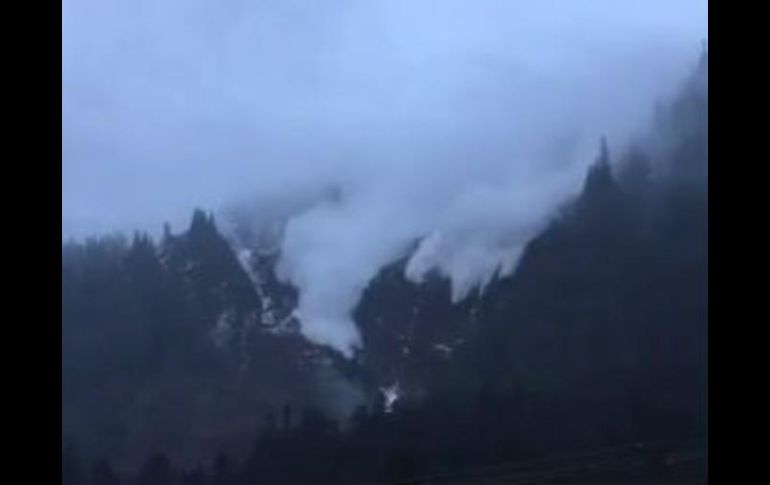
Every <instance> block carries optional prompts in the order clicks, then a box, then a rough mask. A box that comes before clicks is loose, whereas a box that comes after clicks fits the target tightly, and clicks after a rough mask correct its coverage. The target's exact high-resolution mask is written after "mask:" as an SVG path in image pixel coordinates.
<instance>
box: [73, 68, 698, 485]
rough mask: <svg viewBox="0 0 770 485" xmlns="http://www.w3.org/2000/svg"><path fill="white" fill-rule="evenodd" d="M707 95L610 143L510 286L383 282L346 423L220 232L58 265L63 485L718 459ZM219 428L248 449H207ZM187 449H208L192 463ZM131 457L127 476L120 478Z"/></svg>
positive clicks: (303, 350)
mask: <svg viewBox="0 0 770 485" xmlns="http://www.w3.org/2000/svg"><path fill="white" fill-rule="evenodd" d="M707 79H708V61H707V55H706V54H705V53H704V56H703V58H702V59H701V61H700V64H699V65H698V68H697V69H696V72H695V73H694V74H693V77H692V79H690V80H689V81H688V83H687V84H686V86H685V88H684V89H683V90H682V92H681V93H680V94H679V96H678V97H677V98H676V99H675V101H674V102H673V103H672V104H671V105H670V106H669V107H667V108H665V109H663V108H661V109H659V110H658V113H657V117H656V121H655V126H654V128H653V130H652V131H653V135H652V136H651V137H650V139H649V140H645V141H644V143H640V144H639V145H637V146H636V147H632V148H630V149H628V150H626V151H622V152H620V153H619V154H618V155H613V154H611V153H610V152H609V150H608V148H607V145H606V143H605V142H603V143H602V145H601V149H600V153H599V156H598V157H597V160H596V162H595V163H594V164H593V165H592V167H591V168H590V170H589V171H588V173H587V175H586V178H585V182H584V185H583V188H582V191H581V192H580V194H579V195H578V196H577V197H576V198H575V199H574V200H572V201H570V202H569V203H567V204H565V206H564V207H563V210H562V211H561V212H560V213H559V214H557V215H555V217H554V218H553V220H552V221H551V223H550V224H549V225H548V227H547V228H546V229H545V230H544V231H542V233H541V234H539V235H538V236H537V237H535V238H534V239H533V240H532V241H531V242H530V244H529V245H528V246H527V248H526V249H525V251H524V254H523V256H522V259H521V261H520V263H519V266H518V268H517V270H516V271H515V273H514V274H513V275H512V276H511V277H506V278H495V279H494V280H493V281H492V283H490V285H489V286H488V288H487V289H486V290H485V291H484V292H483V293H479V292H477V293H475V294H472V295H470V296H469V297H468V298H467V299H466V300H464V301H463V302H461V303H459V304H457V305H452V304H451V302H450V287H449V283H448V282H447V281H445V280H442V279H441V278H438V277H432V278H429V279H428V281H427V282H425V283H423V284H420V285H416V284H413V283H410V282H409V281H407V280H406V279H405V278H404V276H403V266H404V264H405V261H406V259H404V260H402V261H400V262H397V263H394V264H393V265H391V266H389V267H387V268H384V269H383V270H382V271H381V273H380V275H379V276H378V277H377V278H376V279H375V280H374V281H373V282H372V283H371V284H370V286H369V288H368V289H367V290H366V292H365V294H364V296H363V298H362V301H361V302H360V304H359V306H358V308H357V309H356V312H355V315H354V317H355V320H356V323H357V324H358V326H359V328H360V330H361V332H362V336H363V339H364V342H365V347H364V351H363V352H362V353H361V354H360V355H359V356H357V358H356V359H355V361H354V362H343V361H341V360H334V362H336V363H337V364H338V365H339V369H340V371H341V372H343V373H344V374H345V375H347V376H348V377H349V378H350V379H352V380H355V381H356V382H358V383H359V384H360V385H361V386H362V387H364V388H365V389H368V390H370V391H372V392H371V393H369V394H368V395H371V396H375V398H374V399H371V400H365V401H363V402H362V403H361V404H360V405H359V406H358V408H357V409H356V411H355V412H354V413H353V415H352V416H351V417H350V418H349V419H347V420H338V419H333V418H332V417H330V416H329V415H328V413H324V412H323V410H322V409H321V408H319V406H318V405H317V402H316V401H314V399H313V390H314V386H313V379H314V377H313V376H314V375H315V374H313V373H312V372H311V371H310V370H309V369H310V368H312V367H313V366H314V365H318V364H317V361H313V362H315V363H313V362H311V363H309V361H308V358H307V356H308V355H318V353H319V352H320V351H319V350H318V349H314V347H313V346H311V345H309V344H307V343H306V342H304V341H303V340H302V339H301V338H300V337H299V336H298V335H297V334H296V332H295V331H284V332H275V331H272V329H271V328H270V324H271V323H274V322H273V320H271V319H267V318H264V315H265V314H266V313H267V310H266V308H267V307H268V306H269V305H267V306H266V301H265V298H266V296H265V294H266V293H265V290H264V288H262V290H261V291H255V289H254V287H255V285H254V281H252V280H250V279H249V275H248V273H247V272H246V271H244V270H243V268H242V267H241V266H240V265H239V263H238V260H237V258H236V256H235V255H234V253H233V251H232V249H231V248H230V246H229V245H228V244H227V242H226V241H225V240H224V238H222V237H221V236H220V235H219V233H218V231H217V229H216V227H215V225H214V221H213V219H212V218H211V217H210V216H208V215H206V214H204V213H203V212H196V214H195V216H194V217H193V221H192V224H191V227H190V228H189V230H188V231H187V232H185V233H183V234H180V235H176V236H174V235H171V234H170V232H167V234H166V235H165V237H164V238H163V240H162V241H160V242H159V243H158V244H155V243H153V242H152V241H151V240H149V239H148V238H146V237H143V236H141V235H137V236H136V237H135V238H134V239H133V241H131V242H128V241H126V240H124V239H122V238H120V237H115V238H105V239H101V240H94V241H88V242H86V243H83V244H75V243H73V244H66V245H64V246H63V248H62V256H63V262H62V334H63V343H62V345H63V362H62V366H63V368H62V379H63V389H64V392H63V396H62V399H63V402H62V406H63V410H62V414H63V435H64V438H65V440H66V441H65V443H64V445H63V454H62V473H63V482H64V483H100V484H107V483H137V484H161V483H163V484H168V483H189V484H227V483H232V484H236V483H238V484H241V483H244V484H245V483H309V482H317V483H346V482H347V483H361V482H369V483H371V482H385V483H420V482H422V481H428V480H431V481H442V480H443V481H454V480H461V479H463V478H466V479H467V478H476V479H479V477H483V478H486V479H488V480H494V479H500V478H501V477H511V476H512V474H513V473H514V472H513V471H512V470H513V465H512V464H514V463H519V462H536V461H537V460H543V459H551V458H553V457H555V456H561V455H562V454H564V455H565V456H577V454H578V453H580V452H587V451H594V450H614V451H612V452H613V453H615V452H616V453H620V454H621V455H622V459H623V460H626V461H624V463H632V462H633V463H636V461H634V460H637V461H638V462H639V463H640V465H639V467H640V468H641V469H643V470H644V473H648V474H650V476H657V477H663V476H665V475H666V473H667V470H668V471H669V472H671V471H673V470H674V468H675V467H676V465H675V462H676V460H675V458H674V457H675V456H679V455H677V453H683V452H685V451H693V450H705V449H706V447H707V357H708V354H707V328H708V303H707V296H708V295H707V293H708V292H707V289H708V189H707V181H708V147H707V142H708V93H707ZM255 264H256V263H255ZM267 266H268V270H269V265H267ZM269 274H270V273H269V271H268V272H267V273H265V275H268V276H269ZM267 279H269V280H270V283H269V285H268V286H270V287H272V288H273V291H272V292H271V294H282V295H284V296H286V295H288V296H287V297H288V300H287V301H290V300H291V298H292V297H293V296H292V290H291V289H290V288H287V287H281V286H280V284H279V283H277V281H276V280H274V279H270V278H267ZM267 303H269V302H267ZM270 304H272V303H270ZM266 322H267V323H266ZM313 352H315V354H314V353H313ZM243 382H248V383H250V384H249V385H247V386H244V385H243V384H242V383H243ZM392 385H398V386H399V389H400V390H401V394H400V398H399V399H398V400H396V401H395V403H387V402H386V401H385V396H384V395H383V394H382V393H378V392H377V390H378V389H379V388H382V387H383V386H392ZM201 423H204V424H201ZM196 426H197V427H198V428H199V433H198V434H196V432H198V431H196V430H195V429H191V428H194V427H196ZM213 430H217V431H218V432H219V433H221V435H223V436H224V435H228V434H238V433H241V435H244V436H245V437H243V438H242V439H241V440H240V441H238V444H239V445H243V444H244V443H247V445H245V446H246V450H247V451H246V452H245V453H243V454H241V455H239V456H237V457H236V456H235V455H234V454H231V453H228V452H225V451H221V452H219V451H215V448H216V446H219V444H221V443H222V441H221V440H220V439H218V437H217V436H216V435H212V434H210V433H211V432H212V431H213ZM244 430H245V431H244ZM86 431H87V432H86ZM206 433H209V434H206ZM185 440H198V442H202V441H205V440H210V441H211V442H212V443H215V444H212V446H211V447H210V448H211V449H207V452H208V451H210V453H209V455H208V457H207V458H205V459H204V458H199V459H197V461H195V460H193V461H190V460H189V459H187V460H186V461H185V460H182V459H181V458H180V453H179V450H180V449H182V448H183V445H182V443H184V442H185ZM84 443H88V445H87V446H84ZM127 443H131V444H132V445H131V446H133V448H132V449H131V451H130V453H131V454H132V457H133V458H134V459H135V460H134V466H133V468H131V469H128V470H121V471H120V472H118V471H116V468H117V467H115V466H114V465H113V462H112V461H111V460H112V458H111V457H112V456H117V455H119V454H121V453H124V454H125V453H129V452H128V451H127V450H126V448H125V447H126V446H127ZM156 450H157V451H156ZM602 453H605V454H599V455H597V456H600V457H605V458H602V459H606V460H608V459H609V458H606V457H607V456H609V455H607V454H606V453H610V451H607V452H602ZM592 459H593V458H592ZM495 466H499V467H500V468H495ZM550 466H551V468H550V470H554V469H555V468H554V467H555V465H550ZM544 469H546V470H549V468H548V466H545V468H544ZM495 470H497V471H495ZM698 470H699V472H700V473H701V475H703V476H705V472H704V471H703V470H700V469H698ZM691 471H692V470H691ZM484 473H486V475H484ZM618 473H622V470H621V471H620V472H618ZM624 476H625V475H622V474H621V475H615V476H610V477H609V478H607V477H605V478H606V480H607V483H622V478H623V477H624ZM543 481H545V479H543Z"/></svg>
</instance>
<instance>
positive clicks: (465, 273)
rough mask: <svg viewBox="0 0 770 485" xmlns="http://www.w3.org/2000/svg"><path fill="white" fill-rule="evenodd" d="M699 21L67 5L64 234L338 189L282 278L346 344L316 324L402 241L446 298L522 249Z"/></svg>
mask: <svg viewBox="0 0 770 485" xmlns="http://www.w3.org/2000/svg"><path fill="white" fill-rule="evenodd" d="M707 33H708V32H707V1H706V0H698V1H696V0H434V1H427V0H426V1H421V0H382V1H381V0H328V1H318V0H315V1H314V0H261V1H260V0H216V1H215V0H208V1H204V0H122V1H116V0H63V2H62V229H63V237H67V236H78V237H79V236H83V235H87V234H93V233H101V232H105V231H112V230H132V229H147V230H152V231H157V230H158V229H159V228H160V227H161V223H162V222H163V221H170V222H171V223H172V227H173V228H174V229H175V230H179V229H182V226H183V225H184V224H186V223H187V219H188V218H189V216H190V212H191V210H192V208H193V207H194V206H196V205H199V206H203V207H205V208H209V209H217V208H218V207H220V206H221V205H222V204H224V203H227V202H229V201H231V200H235V199H238V198H240V197H243V196H252V195H253V196H262V197H267V198H273V199H276V198H278V199H280V198H287V199H291V198H297V197H301V196H302V195H303V194H307V193H308V191H312V190H316V189H317V188H318V187H321V186H326V185H330V184H334V185H337V186H339V187H342V188H343V193H344V194H345V196H344V201H343V203H342V204H339V205H337V206H334V207H332V206H319V207H316V208H314V209H312V210H310V211H309V212H307V213H303V214H301V215H299V216H298V217H296V218H295V219H293V220H292V222H291V223H290V226H289V231H288V232H287V239H286V241H285V247H284V250H285V253H286V256H285V257H284V260H283V262H282V271H283V274H284V276H285V277H286V278H288V279H290V280H292V281H294V282H295V283H297V284H298V285H299V286H300V287H301V289H304V290H305V291H303V292H302V295H303V296H304V302H303V304H302V305H301V307H302V309H303V310H304V311H305V313H306V314H312V315H315V317H312V318H311V317H307V318H308V320H312V321H314V322H316V323H315V324H313V323H308V325H307V326H306V330H308V328H309V329H310V330H308V331H309V332H310V333H311V334H312V333H313V328H316V329H317V330H318V332H319V333H321V334H324V335H326V336H321V337H318V338H317V339H318V340H322V341H326V342H327V343H331V344H332V345H335V346H337V347H338V348H344V347H346V346H349V345H352V343H354V341H355V340H356V336H355V335H353V334H351V332H350V331H346V332H342V333H341V334H340V335H337V336H331V337H330V336H328V335H327V334H328V332H327V330H328V328H330V327H335V328H342V327H344V326H345V324H344V323H343V324H340V323H339V320H340V319H344V318H345V315H348V314H349V309H350V306H351V305H352V304H354V303H355V301H357V298H358V294H359V292H360V288H361V286H362V285H365V283H366V282H367V281H368V280H369V278H370V277H371V275H372V274H373V273H374V272H376V270H377V269H378V268H379V267H380V266H381V265H382V264H384V263H385V262H388V261H389V260H391V259H393V257H394V256H395V255H397V254H398V253H399V252H400V251H402V248H403V246H404V244H406V243H407V241H410V240H412V239H413V238H414V237H422V236H429V235H430V236H431V237H430V240H429V241H427V242H426V243H425V244H426V245H425V247H424V248H423V249H422V251H421V254H420V256H419V257H418V258H415V261H413V264H412V265H411V266H410V275H411V276H412V277H413V278H415V279H419V278H420V277H421V274H423V273H424V271H425V270H426V269H428V268H430V267H441V266H442V265H443V266H444V268H443V269H444V271H445V273H447V274H448V275H449V276H452V277H453V280H455V281H456V282H459V283H458V285H456V288H457V292H458V295H457V296H458V297H459V296H461V294H462V293H463V288H464V287H465V286H468V285H472V284H475V283H478V282H480V281H482V280H484V278H486V277H487V276H488V275H489V270H490V268H496V267H497V266H498V265H499V264H502V263H503V262H505V261H507V260H511V258H513V259H515V253H516V251H517V248H518V247H519V246H520V245H521V241H522V240H525V239H526V238H527V237H529V236H530V235H531V233H532V231H534V230H536V228H537V225H538V223H540V222H541V221H542V220H543V218H544V217H545V216H546V214H547V212H548V210H550V208H551V207H552V206H553V205H554V204H555V203H558V201H559V200H560V198H562V197H563V196H564V195H565V194H566V193H567V192H569V190H570V188H571V187H574V186H575V184H576V181H577V180H579V176H580V174H581V173H582V171H581V170H582V168H583V167H584V166H585V164H587V163H589V162H590V161H591V160H592V158H593V156H594V155H595V152H596V149H597V145H598V139H599V136H600V135H602V134H607V135H608V136H609V139H610V145H611V148H614V147H618V148H619V147H621V146H622V144H623V143H624V142H625V141H626V140H627V139H628V138H629V137H630V136H632V135H633V134H634V133H636V132H639V131H640V130H642V129H643V127H644V125H645V123H646V121H647V120H648V117H649V115H650V112H651V110H652V107H653V105H654V102H655V100H656V99H660V98H665V97H666V96H668V95H670V93H671V92H672V90H673V89H675V88H676V84H677V82H678V81H679V80H681V79H682V78H683V77H684V76H685V75H686V73H687V72H688V70H689V69H691V67H692V65H693V64H694V62H695V61H696V60H697V55H698V52H699V49H700V41H701V40H702V39H705V38H706V37H707ZM479 234H484V236H483V237H479V236H478V235H479ZM489 234H492V236H491V237H490V236H488V235H489ZM343 259H345V260H346V261H342V260H343ZM506 264H507V263H506ZM329 271H332V272H335V274H336V275H337V276H338V277H339V281H340V283H339V285H336V284H335V287H336V286H339V288H335V290H334V292H335V294H328V290H321V287H325V286H329V285H328V284H327V283H328V281H326V280H324V279H323V277H322V275H324V274H328V272H329ZM462 281H465V282H462ZM314 288H315V289H316V290H317V291H315V290H314ZM330 301H337V302H338V304H332V305H330V303H329V302H330ZM351 302H352V303H351ZM320 307H323V309H321V308H320ZM348 330H349V329H348ZM332 340H333V341H334V342H332Z"/></svg>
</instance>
